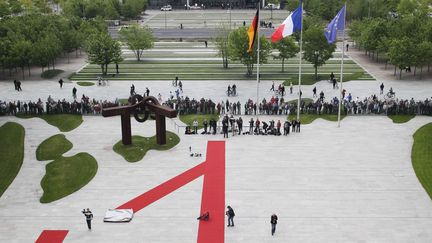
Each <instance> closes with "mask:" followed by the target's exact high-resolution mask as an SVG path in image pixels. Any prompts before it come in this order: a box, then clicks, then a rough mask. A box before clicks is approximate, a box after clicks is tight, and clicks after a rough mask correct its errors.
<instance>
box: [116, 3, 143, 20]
mask: <svg viewBox="0 0 432 243" xmlns="http://www.w3.org/2000/svg"><path fill="white" fill-rule="evenodd" d="M146 7H147V1H146V0H125V1H124V3H123V6H122V15H123V16H124V17H125V18H129V19H133V18H136V17H138V16H139V15H140V14H141V12H142V11H144V10H145V9H146Z"/></svg>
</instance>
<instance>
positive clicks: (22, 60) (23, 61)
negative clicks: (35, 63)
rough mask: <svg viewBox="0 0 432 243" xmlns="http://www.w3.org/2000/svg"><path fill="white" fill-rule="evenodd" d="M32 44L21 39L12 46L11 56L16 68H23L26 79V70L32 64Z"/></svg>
mask: <svg viewBox="0 0 432 243" xmlns="http://www.w3.org/2000/svg"><path fill="white" fill-rule="evenodd" d="M31 51H32V44H31V42H30V41H28V40H25V39H19V40H17V41H15V42H14V43H13V44H12V48H11V56H12V57H13V60H14V63H15V66H17V67H21V70H22V75H23V79H24V68H25V67H26V66H28V65H29V64H30V63H31Z"/></svg>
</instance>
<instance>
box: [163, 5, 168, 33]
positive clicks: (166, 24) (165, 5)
mask: <svg viewBox="0 0 432 243" xmlns="http://www.w3.org/2000/svg"><path fill="white" fill-rule="evenodd" d="M167 2H168V1H165V6H167ZM164 12H165V29H166V28H167V10H166V9H165V11H164Z"/></svg>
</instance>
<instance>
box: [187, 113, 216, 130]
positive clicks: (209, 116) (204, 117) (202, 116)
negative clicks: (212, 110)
mask: <svg viewBox="0 0 432 243" xmlns="http://www.w3.org/2000/svg"><path fill="white" fill-rule="evenodd" d="M179 118H180V121H182V122H183V123H184V124H186V125H189V126H192V123H193V121H194V120H195V119H197V121H198V129H201V128H203V127H204V125H203V122H204V120H207V122H208V123H210V120H211V119H214V120H215V121H218V120H219V115H216V114H188V115H180V117H179Z"/></svg>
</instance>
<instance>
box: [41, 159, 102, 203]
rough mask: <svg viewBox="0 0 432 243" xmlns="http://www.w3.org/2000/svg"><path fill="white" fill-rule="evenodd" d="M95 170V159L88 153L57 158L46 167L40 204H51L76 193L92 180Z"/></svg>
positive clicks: (96, 166)
mask: <svg viewBox="0 0 432 243" xmlns="http://www.w3.org/2000/svg"><path fill="white" fill-rule="evenodd" d="M97 169H98V164H97V162H96V160H95V158H93V157H92V156H91V155H89V154H88V153H79V154H76V155H74V156H72V157H59V158H57V159H56V160H54V161H53V162H51V163H49V164H47V165H46V174H45V176H44V177H43V178H42V181H41V186H42V189H43V190H44V193H43V195H42V197H41V199H40V202H41V203H49V202H53V201H55V200H58V199H61V198H63V197H66V196H68V195H70V194H72V193H74V192H76V191H78V190H79V189H81V188H82V187H84V186H85V185H86V184H87V183H89V182H90V181H91V180H92V179H93V177H94V176H95V175H96V172H97Z"/></svg>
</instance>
